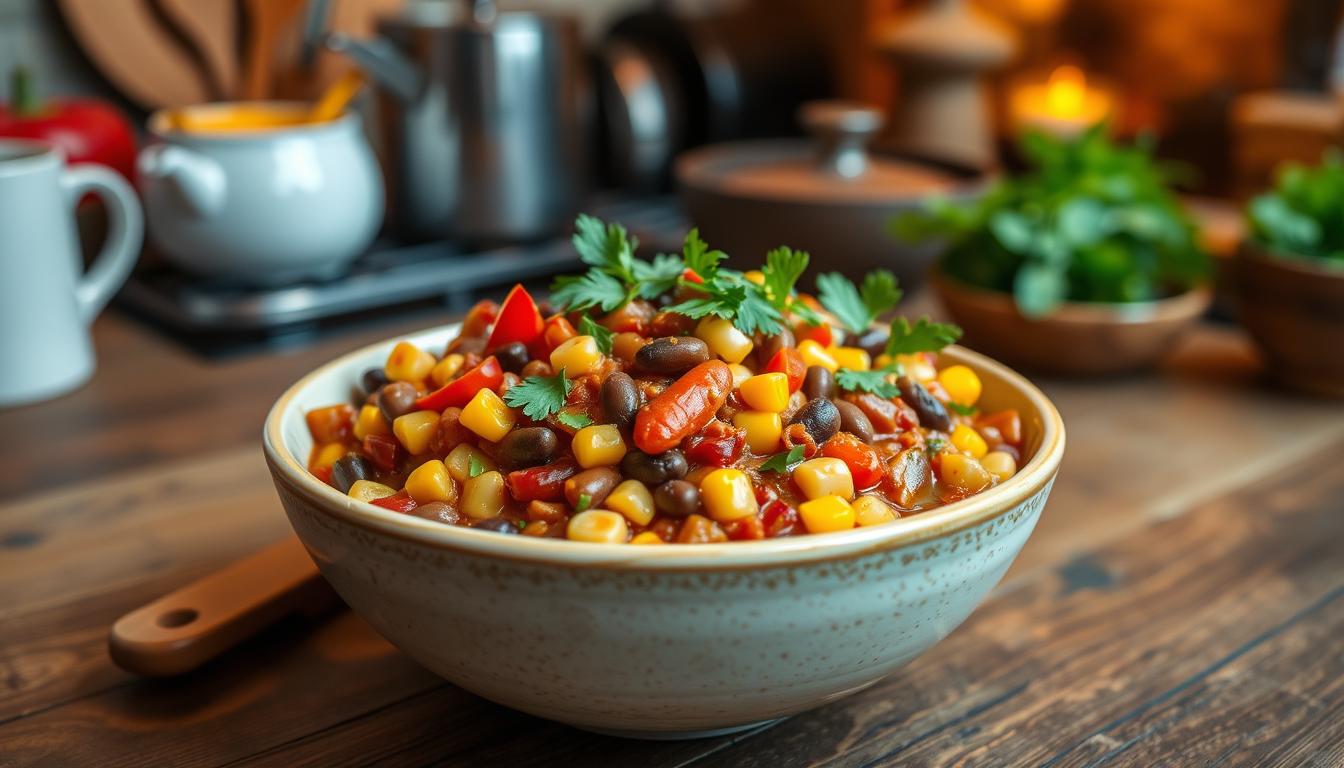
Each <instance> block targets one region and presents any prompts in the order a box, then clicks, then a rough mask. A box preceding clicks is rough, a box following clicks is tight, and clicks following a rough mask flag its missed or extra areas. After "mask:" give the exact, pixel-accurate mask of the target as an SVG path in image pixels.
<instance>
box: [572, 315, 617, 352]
mask: <svg viewBox="0 0 1344 768" xmlns="http://www.w3.org/2000/svg"><path fill="white" fill-rule="evenodd" d="M579 333H580V334H581V335H583V336H592V337H593V339H594V340H595V341H596V342H597V348H598V349H600V350H602V354H604V355H610V354H611V340H612V338H613V337H614V336H615V335H616V334H615V333H614V332H613V331H612V330H611V329H610V328H607V327H606V326H605V325H602V324H601V323H598V322H594V321H593V319H592V318H591V317H589V316H587V315H584V316H583V317H580V318H579Z"/></svg>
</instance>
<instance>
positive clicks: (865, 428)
mask: <svg viewBox="0 0 1344 768" xmlns="http://www.w3.org/2000/svg"><path fill="white" fill-rule="evenodd" d="M831 403H832V404H834V405H835V409H836V410H837V411H839V412H840V430H841V431H842V432H848V433H850V434H852V435H854V436H855V437H857V438H859V439H860V440H862V441H863V442H865V443H869V442H872V440H873V422H872V421H871V420H870V419H869V418H868V415H867V414H865V413H864V412H863V411H861V410H859V406H857V405H855V404H853V403H847V402H845V401H844V400H832V401H831Z"/></svg>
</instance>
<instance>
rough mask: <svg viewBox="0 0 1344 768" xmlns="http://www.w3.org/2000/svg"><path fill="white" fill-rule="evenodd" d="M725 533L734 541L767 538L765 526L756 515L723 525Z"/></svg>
mask: <svg viewBox="0 0 1344 768" xmlns="http://www.w3.org/2000/svg"><path fill="white" fill-rule="evenodd" d="M722 525H723V532H724V533H726V534H728V538H729V539H731V540H733V541H752V540H755V539H764V538H765V525H764V524H763V523H761V518H759V517H757V516H756V515H752V516H750V517H744V518H741V519H740V520H733V521H731V522H727V523H723V524H722Z"/></svg>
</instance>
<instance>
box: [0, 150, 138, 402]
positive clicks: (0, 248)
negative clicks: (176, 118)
mask: <svg viewBox="0 0 1344 768" xmlns="http://www.w3.org/2000/svg"><path fill="white" fill-rule="evenodd" d="M88 193H93V194H95V195H97V196H98V197H99V198H101V199H102V201H103V203H104V204H105V205H106V206H107V211H108V234H107V242H106V243H104V245H103V248H102V251H101V252H99V254H98V257H97V258H96V259H95V260H94V262H93V265H92V267H91V268H90V269H89V271H88V273H87V274H84V275H80V271H81V269H80V267H81V259H80V250H79V236H78V234H77V232H76V229H75V205H76V204H77V203H78V202H79V200H80V198H81V197H83V196H84V195H85V194H88ZM142 231H143V222H142V219H141V214H140V204H139V202H138V201H137V200H136V196H135V191H134V190H133V189H132V188H131V185H130V184H127V183H126V181H125V180H123V179H122V178H121V177H120V176H118V175H117V174H116V173H115V172H114V171H111V170H108V169H106V168H103V167H101V166H96V165H76V166H72V167H66V164H65V156H64V155H63V154H62V153H61V151H60V150H58V149H56V148H54V147H51V146H49V145H47V144H42V143H40V142H36V141H19V140H0V407H3V406H12V405H22V404H24V403H31V402H36V401H38V400H45V399H47V398H49V397H55V396H56V395H60V394H63V393H65V392H69V391H70V390H72V389H75V388H77V387H79V386H80V385H82V384H83V383H84V382H86V381H88V379H89V377H90V376H92V375H93V369H94V358H93V342H92V340H91V339H90V337H89V324H90V323H91V322H93V319H94V317H96V316H97V315H98V312H99V311H100V310H102V308H103V306H104V305H106V304H107V302H108V300H109V299H111V298H112V295H113V294H114V293H116V292H117V289H118V288H120V287H121V284H122V283H123V282H125V280H126V276H127V275H129V274H130V272H131V267H133V266H135V260H136V258H137V256H138V255H139V253H140V240H141V233H142Z"/></svg>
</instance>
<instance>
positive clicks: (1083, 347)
mask: <svg viewBox="0 0 1344 768" xmlns="http://www.w3.org/2000/svg"><path fill="white" fill-rule="evenodd" d="M1021 151H1022V154H1023V156H1024V158H1025V159H1026V160H1027V164H1028V169H1027V170H1026V171H1024V172H1022V173H1020V174H1017V175H1013V176H1008V177H1004V178H1002V179H1000V180H999V181H998V182H996V183H994V184H992V185H991V186H990V187H989V188H988V189H987V190H986V192H985V194H984V195H982V196H981V197H979V198H977V199H975V200H973V201H970V202H968V203H967V202H962V203H950V202H946V201H937V202H934V203H932V204H931V205H930V206H929V207H927V208H926V209H925V210H924V211H922V212H919V213H914V214H907V215H905V216H902V217H900V218H898V219H897V220H895V221H894V222H893V229H894V232H895V234H896V235H897V236H898V237H900V238H902V239H906V240H928V239H941V240H942V241H943V242H944V243H945V250H944V251H943V254H942V256H941V258H940V259H939V262H938V265H937V268H936V271H935V275H934V285H935V286H936V288H937V290H938V292H939V294H940V296H941V298H942V300H943V303H944V304H945V305H946V306H947V308H948V311H949V312H950V313H951V314H952V316H953V317H954V318H955V319H956V320H957V322H958V323H959V324H961V326H962V327H963V328H964V329H965V330H966V336H967V339H968V341H969V343H970V344H972V345H975V346H978V347H979V348H981V349H983V350H985V351H986V352H988V353H990V354H993V355H995V356H997V357H1000V358H1002V359H1005V360H1009V361H1012V362H1014V363H1016V364H1019V365H1024V366H1027V367H1032V368H1036V369H1038V370H1048V371H1055V372H1061V373H1073V374H1107V373H1118V372H1123V371H1131V370H1136V369H1140V368H1145V367H1148V366H1151V365H1152V364H1154V363H1155V362H1156V361H1157V360H1158V359H1159V358H1160V357H1161V355H1162V353H1163V352H1165V351H1166V349H1167V348H1168V347H1169V346H1170V345H1171V343H1172V342H1173V341H1174V340H1175V338H1176V337H1177V336H1178V335H1179V333H1180V332H1181V331H1182V330H1183V329H1184V328H1185V327H1186V326H1188V325H1189V323H1190V322H1192V321H1193V320H1195V319H1196V318H1198V317H1199V316H1200V315H1201V314H1202V313H1203V312H1204V311H1205V310H1206V309H1207V307H1208V304H1209V301H1210V292H1209V290H1208V289H1207V288H1206V287H1205V282H1206V280H1207V278H1208V274H1209V260H1208V257H1207V255H1206V254H1205V253H1204V252H1203V250H1202V249H1201V248H1200V246H1199V243H1198V237H1197V232H1196V228H1195V225H1194V222H1193V220H1192V219H1191V218H1190V217H1189V215H1187V214H1186V212H1185V211H1184V209H1183V208H1182V206H1181V204H1180V201H1179V200H1178V199H1177V197H1176V196H1175V194H1173V192H1172V191H1171V187H1170V181H1171V177H1172V169H1170V168H1168V167H1165V166H1163V165H1161V164H1159V163H1158V162H1156V161H1155V160H1154V159H1153V155H1152V149H1151V146H1150V145H1149V144H1148V143H1147V142H1144V141H1140V142H1139V143H1136V144H1134V145H1121V144H1118V143H1115V142H1113V141H1112V140H1111V139H1110V138H1109V137H1108V136H1107V134H1106V131H1105V127H1104V126H1100V125H1099V126H1096V127H1094V128H1092V129H1090V130H1088V131H1086V132H1084V133H1082V134H1080V135H1078V136H1076V137H1071V138H1058V137H1053V136H1049V135H1046V134H1042V133H1031V134H1027V135H1026V136H1024V137H1023V139H1022V141H1021Z"/></svg>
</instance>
